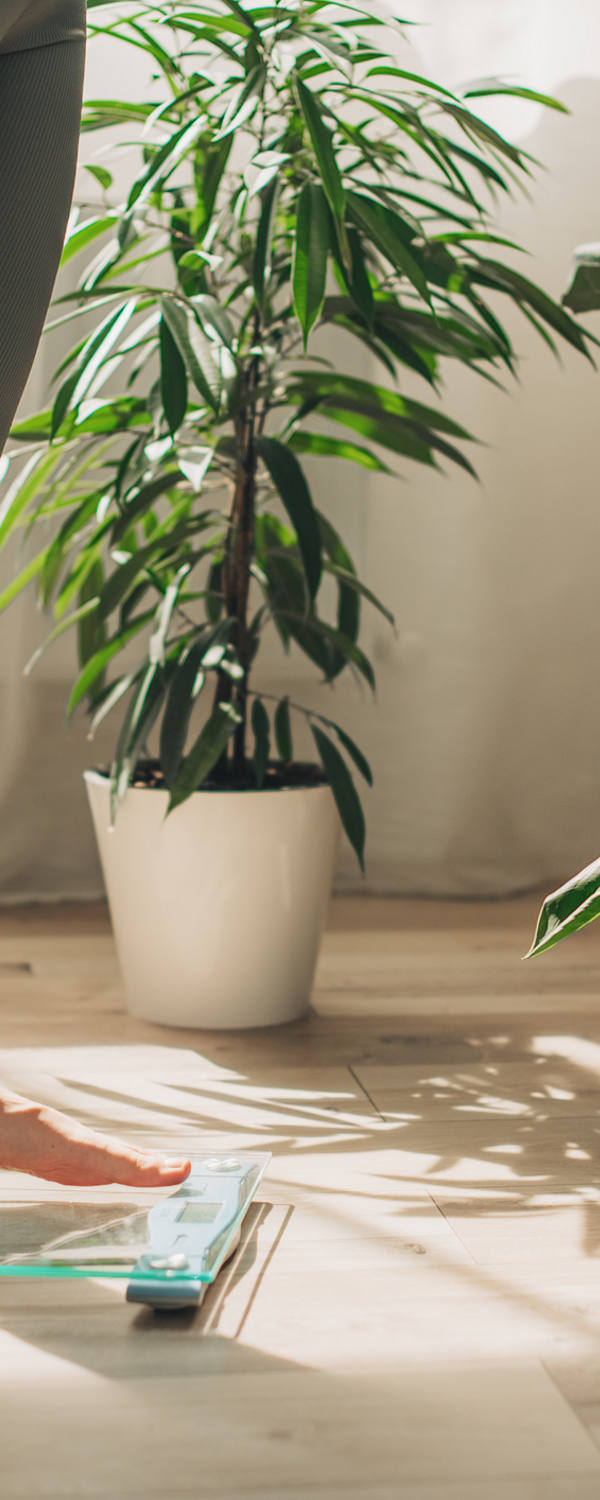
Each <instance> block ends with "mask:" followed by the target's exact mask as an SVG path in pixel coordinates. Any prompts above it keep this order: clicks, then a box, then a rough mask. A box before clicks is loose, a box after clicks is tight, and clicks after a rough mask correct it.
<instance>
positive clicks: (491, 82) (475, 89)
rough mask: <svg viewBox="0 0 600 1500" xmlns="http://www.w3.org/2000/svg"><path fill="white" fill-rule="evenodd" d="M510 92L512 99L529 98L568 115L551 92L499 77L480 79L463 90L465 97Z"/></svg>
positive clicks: (472, 97) (535, 102) (567, 111)
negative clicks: (529, 87) (540, 91)
mask: <svg viewBox="0 0 600 1500" xmlns="http://www.w3.org/2000/svg"><path fill="white" fill-rule="evenodd" d="M501 94H510V95H512V97H513V98H514V99H530V100H531V102H532V103H533V104H543V105H545V106H546V108H547V109H558V110H559V111H560V113H561V114H563V115H568V114H569V110H568V109H567V106H566V104H561V103H560V100H559V99H554V98H553V97H552V95H551V94H539V93H538V92H537V90H536V89H526V88H521V87H520V86H519V85H518V84H513V83H502V82H501V80H500V79H499V78H486V79H482V81H481V83H478V84H471V85H470V87H469V88H468V89H465V90H464V97H465V99H487V98H489V97H490V95H491V96H492V97H495V96H496V95H501Z"/></svg>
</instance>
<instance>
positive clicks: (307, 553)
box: [257, 437, 321, 598]
mask: <svg viewBox="0 0 600 1500" xmlns="http://www.w3.org/2000/svg"><path fill="white" fill-rule="evenodd" d="M257 452H258V454H259V456H260V457H261V458H262V460H263V462H264V463H265V464H266V466H267V469H268V471H269V473H270V475H271V479H272V480H273V483H274V485H275V488H276V490H277V491H278V494H279V497H280V499H281V501H282V503H283V505H284V506H285V509H286V511H287V513H288V516H289V517H290V520H291V522H292V525H293V527H294V530H295V532H296V535H297V537H298V546H299V548H300V552H301V554H302V560H303V563H304V568H305V572H306V579H307V583H308V587H309V589H310V593H311V596H312V598H314V597H315V594H316V593H317V590H318V587H319V584H320V582H321V538H320V534H319V525H318V521H317V515H316V512H315V508H314V506H313V503H312V499H311V495H310V490H309V488H308V485H307V483H306V479H305V477H304V474H303V472H302V469H301V467H300V464H299V463H298V460H297V458H296V456H295V454H293V453H292V452H291V450H290V449H289V448H288V447H287V446H286V444H285V443H281V442H279V440H278V439H277V438H270V437H269V438H267V437H262V438H260V439H259V442H258V443H257Z"/></svg>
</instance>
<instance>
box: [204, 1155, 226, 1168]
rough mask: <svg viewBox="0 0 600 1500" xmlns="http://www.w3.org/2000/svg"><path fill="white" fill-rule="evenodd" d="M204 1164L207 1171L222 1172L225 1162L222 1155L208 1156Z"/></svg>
mask: <svg viewBox="0 0 600 1500" xmlns="http://www.w3.org/2000/svg"><path fill="white" fill-rule="evenodd" d="M204 1166H205V1167H206V1170H207V1172H220V1171H221V1170H222V1167H223V1162H222V1159H221V1157H220V1156H207V1158H206V1161H205V1163H204Z"/></svg>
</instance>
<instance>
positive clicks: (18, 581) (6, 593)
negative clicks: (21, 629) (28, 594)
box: [0, 547, 46, 613]
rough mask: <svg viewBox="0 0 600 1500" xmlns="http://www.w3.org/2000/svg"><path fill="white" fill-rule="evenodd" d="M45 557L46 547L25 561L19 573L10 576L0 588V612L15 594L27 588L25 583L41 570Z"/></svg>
mask: <svg viewBox="0 0 600 1500" xmlns="http://www.w3.org/2000/svg"><path fill="white" fill-rule="evenodd" d="M45 559H46V548H45V547H44V548H43V549H42V551H41V552H38V554H37V557H33V558H32V559H31V562H28V563H27V565H26V567H24V568H23V569H22V571H21V572H20V573H17V574H16V576H15V577H14V578H11V581H10V583H7V585H6V588H5V589H2V592H1V593H0V613H1V612H2V611H3V610H5V609H8V606H9V604H12V602H13V599H16V598H17V595H18V594H20V593H21V592H22V590H23V589H25V588H27V585H28V584H29V583H31V582H32V581H33V579H34V578H36V577H37V575H38V573H40V572H41V570H42V568H43V566H44V562H45Z"/></svg>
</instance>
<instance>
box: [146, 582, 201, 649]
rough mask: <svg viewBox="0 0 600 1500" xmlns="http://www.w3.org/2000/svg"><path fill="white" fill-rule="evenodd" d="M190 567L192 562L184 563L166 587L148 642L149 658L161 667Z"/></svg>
mask: <svg viewBox="0 0 600 1500" xmlns="http://www.w3.org/2000/svg"><path fill="white" fill-rule="evenodd" d="M190 567H191V563H189V562H187V563H184V564H183V567H181V568H179V569H178V571H177V573H176V575H175V578H174V579H173V582H172V583H170V584H169V585H168V587H167V588H166V589H165V592H164V594H163V597H162V599H161V602H160V604H159V607H158V609H157V611H156V619H155V626H154V630H153V631H152V635H151V636H150V641H149V644H148V659H149V661H151V662H154V663H155V664H156V665H158V666H161V667H162V666H163V664H164V659H165V644H166V639H167V635H168V632H169V627H170V624H171V620H172V618H173V610H174V609H175V606H176V604H177V600H178V598H179V594H180V592H181V585H182V583H183V581H184V579H185V578H187V575H188V573H189V571H190Z"/></svg>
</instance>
